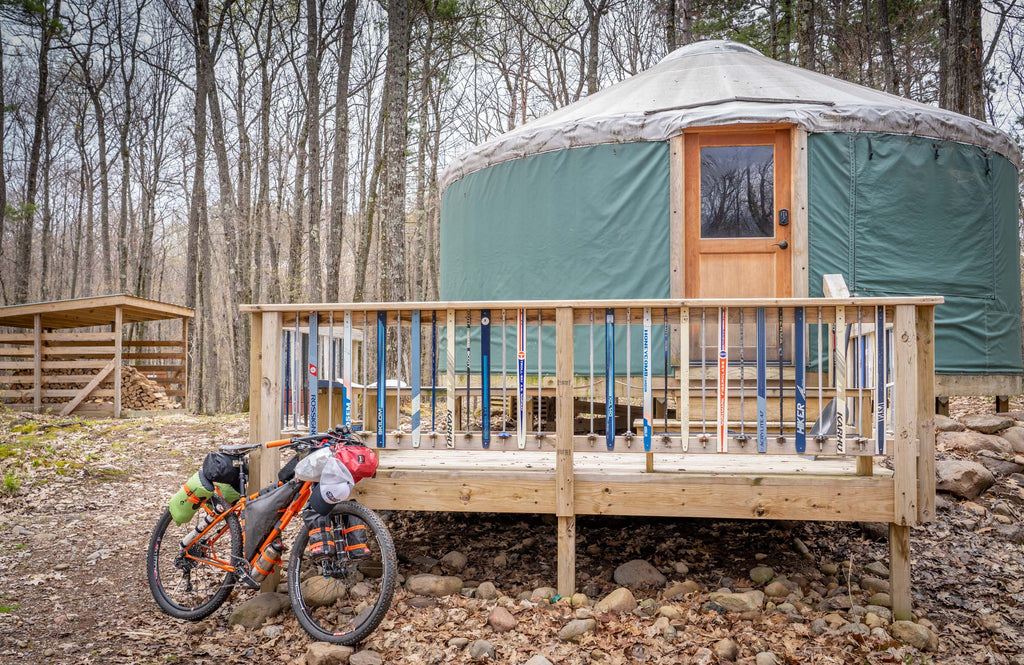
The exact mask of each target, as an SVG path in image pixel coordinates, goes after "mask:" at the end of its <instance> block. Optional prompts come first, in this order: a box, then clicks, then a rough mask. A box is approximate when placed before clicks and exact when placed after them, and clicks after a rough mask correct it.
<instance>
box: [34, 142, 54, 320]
mask: <svg viewBox="0 0 1024 665" xmlns="http://www.w3.org/2000/svg"><path fill="white" fill-rule="evenodd" d="M52 166H53V145H52V144H51V142H50V123H49V122H47V123H46V127H45V128H44V129H43V210H42V213H43V215H42V216H43V228H42V232H41V233H40V240H39V297H38V300H39V301H41V302H42V301H45V300H49V294H50V289H49V288H48V287H47V282H48V281H49V279H50V254H51V253H52V252H53V251H54V247H53V242H52V241H53V238H51V237H50V234H51V232H52V228H53V214H52V212H53V211H52V210H51V208H50V169H51V167H52Z"/></svg>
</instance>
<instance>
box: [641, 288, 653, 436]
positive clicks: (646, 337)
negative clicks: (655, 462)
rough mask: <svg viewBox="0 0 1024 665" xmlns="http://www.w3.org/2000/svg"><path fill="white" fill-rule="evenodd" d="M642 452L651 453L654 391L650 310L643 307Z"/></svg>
mask: <svg viewBox="0 0 1024 665" xmlns="http://www.w3.org/2000/svg"><path fill="white" fill-rule="evenodd" d="M642 355H643V399H644V450H645V451H647V452H650V451H651V435H652V433H653V429H654V428H653V426H652V423H653V422H654V391H653V387H652V385H651V308H650V307H644V332H643V351H642Z"/></svg>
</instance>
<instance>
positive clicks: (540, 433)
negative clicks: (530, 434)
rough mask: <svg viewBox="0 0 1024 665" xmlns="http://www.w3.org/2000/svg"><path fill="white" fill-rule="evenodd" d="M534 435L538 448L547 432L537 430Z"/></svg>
mask: <svg viewBox="0 0 1024 665" xmlns="http://www.w3.org/2000/svg"><path fill="white" fill-rule="evenodd" d="M536 436H537V447H538V448H540V447H541V446H542V445H544V437H546V436H547V434H546V433H544V432H537V434H536Z"/></svg>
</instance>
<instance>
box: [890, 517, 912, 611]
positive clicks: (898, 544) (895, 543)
mask: <svg viewBox="0 0 1024 665" xmlns="http://www.w3.org/2000/svg"><path fill="white" fill-rule="evenodd" d="M889 591H890V594H891V595H890V599H891V600H892V616H893V618H894V619H896V620H897V621H910V620H911V619H912V618H913V617H912V615H911V608H912V601H911V599H910V527H909V526H901V525H899V524H893V523H891V522H890V523H889Z"/></svg>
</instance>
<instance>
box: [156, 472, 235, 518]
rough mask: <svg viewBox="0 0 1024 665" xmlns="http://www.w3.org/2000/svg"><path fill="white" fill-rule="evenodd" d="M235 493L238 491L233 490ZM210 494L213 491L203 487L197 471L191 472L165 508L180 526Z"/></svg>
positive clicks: (211, 494)
mask: <svg viewBox="0 0 1024 665" xmlns="http://www.w3.org/2000/svg"><path fill="white" fill-rule="evenodd" d="M235 494H238V493H237V492H235ZM211 496H213V492H212V491H211V490H208V489H206V488H205V487H203V483H202V481H200V480H199V473H198V472H197V473H194V474H192V477H191V478H189V479H188V481H187V482H186V483H185V484H184V485H182V487H181V489H180V490H178V492H177V493H176V494H175V495H174V496H172V497H171V503H170V505H168V506H167V509H168V510H169V511H170V512H171V517H172V518H173V519H174V523H175V524H177V525H179V526H181V525H182V524H184V523H185V522H188V521H189V520H190V519H192V517H193V516H194V515H195V514H196V511H197V510H199V506H200V504H202V502H203V501H205V500H206V499H209V498H210V497H211Z"/></svg>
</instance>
